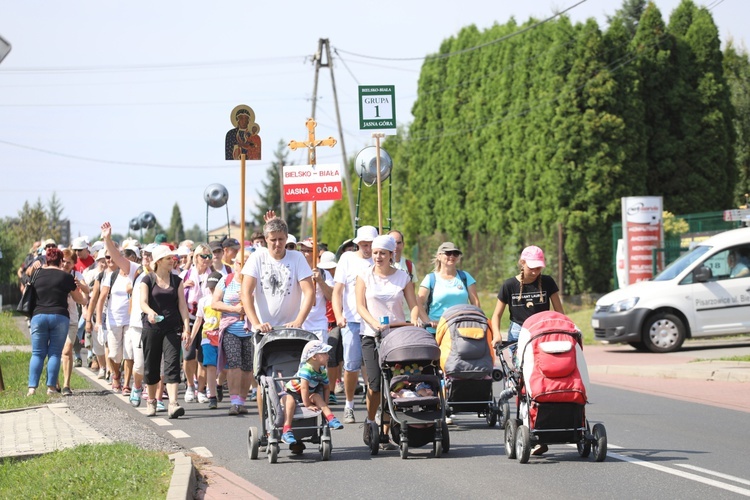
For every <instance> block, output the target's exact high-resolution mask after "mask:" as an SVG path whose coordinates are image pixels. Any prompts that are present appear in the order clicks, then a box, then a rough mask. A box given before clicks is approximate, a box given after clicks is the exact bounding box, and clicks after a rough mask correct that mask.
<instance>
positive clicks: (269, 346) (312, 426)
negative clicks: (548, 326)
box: [247, 328, 332, 464]
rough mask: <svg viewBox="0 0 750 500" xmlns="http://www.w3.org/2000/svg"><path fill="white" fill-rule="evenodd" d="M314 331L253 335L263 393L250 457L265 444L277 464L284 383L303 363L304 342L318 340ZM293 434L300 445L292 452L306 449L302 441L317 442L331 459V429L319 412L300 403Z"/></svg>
mask: <svg viewBox="0 0 750 500" xmlns="http://www.w3.org/2000/svg"><path fill="white" fill-rule="evenodd" d="M317 339H318V337H317V336H316V335H315V334H314V333H310V332H308V331H306V330H301V329H298V328H279V329H274V330H272V331H270V332H268V333H265V334H263V333H260V332H258V333H256V334H255V335H254V336H253V347H254V350H255V352H254V355H253V369H254V374H255V378H256V379H257V380H258V384H259V390H260V391H261V394H262V400H263V401H262V405H261V415H262V417H261V420H260V430H258V428H257V427H250V428H249V429H248V436H247V453H248V456H249V457H250V458H251V459H253V460H255V459H257V458H258V449H259V448H260V447H261V446H264V447H265V451H266V453H267V455H268V461H269V462H270V463H272V464H275V463H276V461H277V459H278V456H279V442H280V441H281V433H282V430H283V428H284V407H283V406H282V404H281V402H282V397H283V396H284V394H285V392H286V391H285V389H284V384H285V383H286V382H288V381H289V380H291V379H292V378H293V377H294V374H295V373H296V372H297V369H298V368H299V365H300V356H301V355H302V351H303V350H304V348H305V345H306V344H307V343H308V342H309V341H311V340H317ZM294 436H295V437H296V438H297V444H296V445H293V446H292V447H291V450H292V453H293V454H300V453H302V450H303V449H304V444H303V443H302V442H303V441H309V442H311V443H315V444H317V445H318V449H319V451H320V454H321V456H322V458H323V460H328V459H329V458H331V450H332V444H331V432H330V429H329V428H328V425H327V423H326V421H325V419H324V418H322V413H321V412H320V411H316V412H313V411H310V410H308V409H307V408H305V407H304V406H302V405H297V407H296V409H295V412H294Z"/></svg>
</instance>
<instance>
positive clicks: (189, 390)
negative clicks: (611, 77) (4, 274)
mask: <svg viewBox="0 0 750 500" xmlns="http://www.w3.org/2000/svg"><path fill="white" fill-rule="evenodd" d="M161 239H162V238H157V241H159V240H161ZM243 243H244V245H242V244H241V243H240V242H239V241H238V240H236V239H234V238H232V237H225V238H223V239H222V240H214V241H210V242H208V243H197V244H196V243H194V242H192V241H189V240H188V241H183V242H179V243H178V244H176V245H175V244H170V243H167V242H165V241H159V242H158V243H157V242H154V243H149V244H142V243H140V242H138V241H136V240H134V239H127V240H125V241H123V242H121V243H119V244H118V243H117V242H115V241H114V240H113V239H112V227H111V225H110V224H109V223H108V222H105V223H103V224H102V226H101V239H100V240H99V241H95V242H93V243H91V242H89V241H87V239H86V238H85V237H81V238H77V239H75V240H74V241H73V242H72V244H71V245H70V248H67V249H62V248H59V247H58V245H57V244H56V242H55V241H53V240H46V241H44V242H42V243H38V244H35V245H34V247H32V249H31V250H30V252H29V256H28V257H27V259H26V261H25V262H24V264H23V266H21V268H19V270H18V275H19V278H21V283H22V286H28V285H29V284H30V285H31V286H33V288H34V290H35V293H36V296H37V300H36V307H35V309H34V311H33V314H32V316H31V318H30V331H31V339H32V357H31V362H30V365H29V384H28V386H29V394H34V393H35V392H36V391H37V388H38V386H39V382H40V376H41V373H42V369H43V367H44V363H45V359H46V358H48V362H47V379H46V385H47V392H48V393H49V394H56V393H58V392H59V393H62V395H70V394H72V390H71V388H70V375H71V373H72V369H73V367H74V366H83V364H84V363H86V365H87V366H88V367H89V368H90V369H92V370H93V371H94V372H96V373H97V376H98V377H99V378H100V379H106V380H107V381H108V382H109V384H111V389H112V391H113V392H116V393H122V394H123V395H124V396H127V397H129V400H130V402H131V404H132V405H133V406H135V407H138V406H140V405H141V404H142V403H143V404H145V406H146V410H147V415H149V416H153V415H156V414H157V412H162V411H165V412H168V415H169V417H170V418H178V417H179V416H181V415H184V414H185V411H186V409H187V410H189V409H190V404H200V405H207V408H209V409H212V410H213V409H218V408H219V403H222V402H225V403H226V404H225V406H224V408H225V411H226V412H227V413H228V414H229V415H241V414H246V413H248V408H247V407H248V401H255V400H259V399H260V398H262V394H261V393H259V392H258V390H257V383H256V381H255V378H254V377H253V336H254V335H256V334H259V333H258V332H260V334H262V333H265V332H269V331H271V330H272V329H273V328H279V327H285V328H302V329H304V330H307V331H309V332H311V333H313V334H314V335H315V336H316V337H317V338H318V344H316V345H317V347H315V348H314V349H312V350H311V351H310V353H311V356H310V357H309V359H308V360H307V361H308V362H307V364H304V366H303V368H304V369H303V368H301V369H300V372H298V375H299V377H300V378H299V379H298V380H297V381H296V382H293V383H291V384H290V385H289V387H291V388H292V389H291V390H292V391H293V392H294V390H296V391H299V389H300V388H301V387H304V388H307V389H308V390H305V391H302V393H299V392H297V393H295V394H292V396H293V399H294V403H295V404H297V403H303V404H304V403H308V404H311V405H313V404H314V405H315V406H316V407H321V408H325V409H326V410H327V412H326V417H327V418H328V419H329V422H333V423H332V424H331V427H332V428H341V427H343V425H346V424H353V423H355V422H356V419H355V414H354V409H355V394H356V393H357V392H358V390H359V389H360V388H361V387H362V386H363V385H364V387H365V389H364V390H365V397H364V399H365V402H366V410H367V412H366V413H367V416H366V418H365V422H364V423H365V424H369V423H370V422H371V421H373V420H375V419H376V418H377V413H378V410H379V404H380V399H381V398H380V391H381V389H382V388H381V387H380V385H381V375H380V366H379V363H378V359H377V352H376V342H375V339H376V337H377V336H378V335H379V333H380V332H381V331H382V330H383V329H384V328H396V327H398V326H400V325H406V324H416V325H418V326H421V327H424V328H426V329H427V330H428V331H430V332H432V333H434V332H435V327H436V326H437V323H438V321H439V320H440V317H441V316H442V314H443V312H444V311H445V310H446V309H448V308H450V307H452V306H454V305H459V304H473V305H475V306H478V307H479V306H480V301H479V296H478V294H477V284H476V280H475V279H474V278H473V277H472V275H471V274H470V273H469V272H468V271H466V270H464V269H461V267H460V264H461V257H462V252H461V250H460V249H459V248H458V246H456V245H455V244H454V243H452V242H444V243H442V244H441V245H439V247H438V248H437V251H436V253H435V255H434V258H433V261H432V264H433V266H432V267H433V269H432V271H430V272H428V273H426V274H425V276H424V277H423V278H422V279H421V281H420V280H419V277H418V275H417V270H416V267H415V265H414V263H413V262H412V261H410V260H408V259H406V258H405V256H404V255H403V249H404V236H403V234H402V233H401V232H400V231H397V230H392V231H390V232H388V233H386V234H378V231H377V229H376V228H375V227H373V226H362V227H360V228H358V229H357V231H356V236H355V238H353V239H351V240H347V241H345V242H343V243H342V244H341V245H340V246H338V250H337V251H336V252H334V251H329V249H328V247H327V245H325V244H322V243H319V244H318V245H317V247H318V248H319V249H320V251H319V252H318V253H319V255H318V256H317V257H318V258H317V260H315V257H314V256H313V252H314V247H315V246H316V245H315V243H314V242H313V241H312V239H310V238H308V239H303V240H301V241H300V242H297V239H296V238H295V236H294V235H290V234H289V231H288V227H287V224H286V222H285V221H284V220H283V219H281V218H279V217H276V215H275V214H274V213H273V212H270V211H269V212H268V213H267V214H266V223H265V225H264V227H263V232H262V233H261V232H257V233H253V234H252V235H251V236H250V238H249V239H248V241H246V242H243ZM243 246H244V248H243ZM243 257H244V260H243ZM518 265H519V274H518V275H516V276H514V277H512V278H509V279H507V280H506V281H504V282H503V284H502V287H501V289H500V291H499V292H498V294H497V303H496V305H495V308H494V313H493V314H492V317H491V326H492V331H493V343H497V342H499V341H501V340H502V338H503V332H502V331H501V330H500V322H501V318H502V316H503V314H504V312H505V310H506V309H507V310H508V311H509V315H510V328H509V329H508V331H507V333H506V335H505V337H506V338H508V339H510V340H513V339H515V338H517V336H518V332H519V331H520V326H521V324H522V323H523V322H524V321H525V319H527V318H528V317H529V316H530V315H532V314H535V313H537V312H540V311H545V310H549V309H550V308H551V307H552V308H554V309H555V310H556V311H558V312H563V307H562V301H561V299H560V294H559V291H558V288H557V285H556V284H555V282H554V280H553V279H552V278H551V277H550V276H547V275H543V274H542V270H543V269H544V267H545V266H546V262H545V259H544V253H543V251H542V250H541V249H540V248H538V247H535V246H530V247H527V248H525V249H524V250H523V252H522V253H521V256H520V259H519V261H518ZM81 347H85V348H86V350H87V352H88V359H87V360H86V361H84V360H83V359H82V354H81V352H82V351H81ZM313 351H314V352H313ZM61 369H62V372H63V376H62V384H60V382H59V380H58V378H59V372H60V370H61ZM182 383H184V384H185V392H184V396H183V402H184V403H185V405H180V403H179V401H178V389H179V386H180V384H182ZM323 386H325V391H323V389H322V387H323ZM311 387H314V388H316V392H315V396H314V397H313V396H312V394H313V393H312V392H309V388H311ZM288 390H290V389H289V388H288ZM290 394H291V393H290ZM322 394H325V395H326V397H327V401H323V400H322V399H321V395H322ZM292 396H290V397H292ZM342 396H343V399H344V401H343V418H342V422H343V424H342V422H339V420H338V419H336V418H335V417H333V414H332V412H331V410H329V409H328V405H337V404H339V403H340V401H339V398H340V397H342ZM165 398H166V400H167V402H168V403H167V405H165V404H164V402H163V401H164V400H165ZM258 408H259V409H260V408H261V404H260V401H259V403H258ZM287 427H290V423H289V424H288V425H287V426H285V428H284V436H285V438H284V440H285V441H286V442H288V443H290V444H294V443H295V440H294V435H293V429H291V428H287ZM365 429H367V425H365ZM365 441H366V442H367V437H366V436H365ZM381 446H382V447H383V448H385V449H392V448H394V445H393V443H392V442H390V443H384V444H382V445H381Z"/></svg>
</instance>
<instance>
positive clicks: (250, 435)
mask: <svg viewBox="0 0 750 500" xmlns="http://www.w3.org/2000/svg"><path fill="white" fill-rule="evenodd" d="M259 447H260V436H259V435H258V428H257V427H250V429H248V431H247V456H248V457H250V459H251V460H257V459H258V448H259Z"/></svg>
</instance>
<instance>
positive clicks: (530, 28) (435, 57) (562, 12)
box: [334, 0, 588, 61]
mask: <svg viewBox="0 0 750 500" xmlns="http://www.w3.org/2000/svg"><path fill="white" fill-rule="evenodd" d="M587 1H588V0H580V1H579V2H578V3H576V4H573V5H571V6H570V7H568V8H567V9H565V10H562V11H560V12H558V13H557V14H555V15H553V16H550V17H548V18H547V19H544V20H542V21H539V22H537V23H534V24H532V25H529V26H527V27H525V28H523V29H521V30H519V31H515V32H513V33H510V34H508V35H505V36H501V37H500V38H497V39H495V40H490V41H489V42H486V43H482V44H480V45H476V46H474V47H468V48H465V49H461V50H457V51H455V52H448V53H446V54H435V55H429V56H422V57H378V56H369V55H365V54H357V53H355V52H349V51H346V50H343V49H339V48H335V49H334V50H338V51H340V52H343V53H344V54H349V55H350V56H355V57H362V58H364V59H375V60H378V61H422V60H427V61H431V60H437V59H445V58H447V57H453V56H457V55H461V54H465V53H467V52H472V51H475V50H479V49H483V48H485V47H488V46H490V45H494V44H496V43H500V42H503V41H505V40H508V39H509V38H513V37H514V36H518V35H522V34H524V33H526V32H527V31H530V30H533V29H534V28H538V27H539V26H541V25H543V24H545V23H548V22H549V21H552V20H553V19H556V18H558V17H560V16H562V15H563V14H565V13H566V12H568V11H570V10H572V9H574V8H576V7H578V6H579V5H581V4H583V3H586V2H587Z"/></svg>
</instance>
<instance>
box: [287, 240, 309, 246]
mask: <svg viewBox="0 0 750 500" xmlns="http://www.w3.org/2000/svg"><path fill="white" fill-rule="evenodd" d="M287 243H289V242H288V241H287ZM299 244H300V245H303V246H306V247H307V248H312V247H313V239H312V238H307V239H304V240H302V241H300V242H299Z"/></svg>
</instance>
